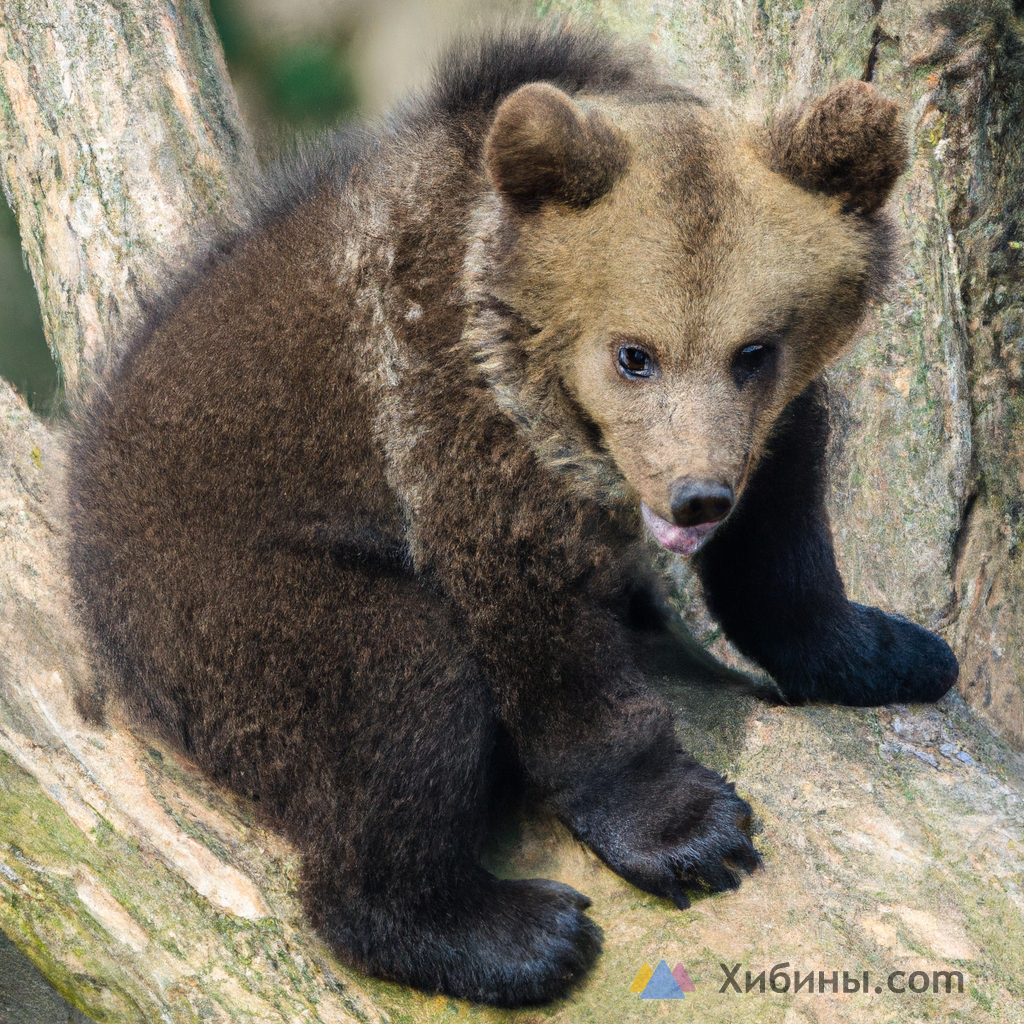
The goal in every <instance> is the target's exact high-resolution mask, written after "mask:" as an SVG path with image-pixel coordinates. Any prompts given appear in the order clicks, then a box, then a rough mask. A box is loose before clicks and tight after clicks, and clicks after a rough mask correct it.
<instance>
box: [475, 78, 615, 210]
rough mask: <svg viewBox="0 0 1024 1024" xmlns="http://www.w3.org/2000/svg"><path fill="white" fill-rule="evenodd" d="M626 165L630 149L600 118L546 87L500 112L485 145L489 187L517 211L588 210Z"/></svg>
mask: <svg viewBox="0 0 1024 1024" xmlns="http://www.w3.org/2000/svg"><path fill="white" fill-rule="evenodd" d="M628 164H629V146H628V144H627V143H626V140H625V139H624V138H623V137H622V135H621V134H620V133H619V132H618V131H617V130H616V129H615V128H614V127H613V126H612V125H610V124H609V123H608V122H607V121H606V120H605V119H604V118H603V117H601V116H600V115H599V114H596V113H593V112H587V111H584V110H583V109H582V108H581V107H580V106H579V105H578V104H576V103H574V102H573V101H572V99H570V98H569V97H568V96H567V95H566V94H565V93H564V92H562V90H561V89H556V88H555V87H554V86H553V85H548V84H547V83H546V82H535V83H533V84H531V85H524V86H522V87H520V88H519V89H517V90H516V91H515V92H514V93H512V94H511V95H510V96H508V97H507V98H506V99H505V100H504V101H503V102H502V104H501V106H500V107H498V110H497V113H496V114H495V115H494V123H493V124H492V125H491V130H490V132H489V133H488V135H487V141H486V142H485V143H484V166H485V167H486V168H487V173H488V175H489V176H490V179H491V183H492V184H493V185H494V187H495V188H496V189H497V190H498V191H499V192H501V193H502V194H503V195H505V196H506V197H508V198H509V199H511V200H512V201H513V202H514V203H516V204H517V205H519V206H521V207H527V208H529V207H536V206H539V205H541V204H543V203H546V202H555V203H564V204H565V205H567V206H588V205H589V204H590V203H592V202H594V201H595V200H596V199H600V197H601V196H603V195H604V194H605V193H606V192H608V191H609V190H610V189H611V187H612V185H614V184H615V182H616V180H617V179H618V178H619V177H620V175H622V174H623V173H624V172H625V170H626V167H627V166H628Z"/></svg>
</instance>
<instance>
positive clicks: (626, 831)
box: [585, 762, 761, 910]
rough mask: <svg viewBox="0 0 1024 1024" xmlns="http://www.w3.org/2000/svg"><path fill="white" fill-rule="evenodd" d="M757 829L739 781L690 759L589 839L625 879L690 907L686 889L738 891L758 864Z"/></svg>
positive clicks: (679, 905)
mask: <svg viewBox="0 0 1024 1024" xmlns="http://www.w3.org/2000/svg"><path fill="white" fill-rule="evenodd" d="M609 825H610V826H611V827H609ZM752 827H753V815H752V812H751V809H750V804H748V803H747V802H746V800H743V799H741V798H740V797H738V796H737V795H736V788H735V786H734V785H733V784H732V783H731V782H728V783H727V782H726V781H725V780H724V779H723V778H722V777H721V776H720V775H718V774H717V773H715V772H713V771H710V770H709V769H707V768H704V767H702V766H701V765H698V764H696V762H688V763H685V764H683V765H681V766H679V767H677V769H676V770H675V771H673V772H672V773H670V774H669V775H668V776H666V777H665V778H662V779H659V780H657V781H656V782H655V783H653V784H651V785H649V786H647V787H646V788H645V796H644V802H643V806H641V807H634V808H632V813H629V811H626V812H625V813H623V812H622V811H620V812H619V813H617V814H615V815H614V817H613V819H612V820H611V821H610V822H602V823H600V824H599V825H598V826H597V827H596V828H593V829H591V831H590V835H589V836H588V837H586V838H585V841H586V842H587V843H588V844H589V845H590V846H591V847H592V848H593V849H594V851H595V852H596V853H597V854H598V855H599V856H600V857H601V858H602V859H603V860H604V861H605V863H606V864H607V865H608V866H609V867H610V868H611V869H612V870H613V871H615V872H616V873H617V874H620V875H621V876H622V877H623V878H625V879H626V881H627V882H631V883H632V884H633V885H635V886H637V887H638V888H640V889H644V890H645V891H646V892H650V893H653V894H654V895H655V896H661V897H662V898H664V899H669V900H672V902H673V903H675V905H676V906H677V907H679V908H680V909H681V910H684V909H685V908H686V907H688V906H689V905H690V900H689V897H688V896H687V892H688V891H690V892H693V891H701V890H703V891H711V892H721V891H723V890H725V889H736V888H738V886H739V884H740V879H741V876H742V873H743V872H747V873H749V872H751V871H754V870H755V869H756V868H758V867H759V866H760V864H761V857H760V855H759V854H758V852H757V850H756V849H754V844H753V843H752V842H751V839H750V835H751V832H752Z"/></svg>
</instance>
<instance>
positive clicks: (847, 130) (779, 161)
mask: <svg viewBox="0 0 1024 1024" xmlns="http://www.w3.org/2000/svg"><path fill="white" fill-rule="evenodd" d="M900 114H901V110H900V106H899V104H897V103H894V102H893V101H892V100H889V99H886V98H885V97H884V96H882V95H880V94H879V93H878V91H877V90H876V89H875V87H874V86H872V85H869V84H868V83H867V82H858V81H856V80H853V79H851V80H850V81H847V82H842V83H841V84H840V85H836V86H833V88H831V89H830V90H829V91H828V92H827V93H825V95H824V96H822V97H820V98H819V99H816V100H813V101H811V102H810V103H807V104H805V105H804V106H802V107H800V108H799V109H798V110H796V111H794V112H792V113H790V114H783V115H782V116H781V117H779V118H778V119H777V120H776V121H775V122H774V123H772V124H770V125H769V128H768V137H769V141H770V155H769V162H770V164H771V166H772V168H773V170H776V171H780V172H781V173H783V174H786V175H788V176H789V177H790V178H792V179H793V180H794V181H795V182H796V183H797V184H798V185H802V186H803V187H804V188H807V189H811V190H813V191H815V192H824V193H826V194H827V195H831V196H837V197H839V198H840V199H841V200H842V201H843V209H844V211H845V212H848V213H861V214H863V215H865V216H869V215H870V214H872V213H874V212H875V211H876V210H877V209H878V208H879V207H880V206H881V205H882V204H883V203H884V202H885V200H886V199H887V198H888V197H889V193H890V192H891V191H892V187H893V185H895V184H896V179H897V178H898V177H899V176H900V175H901V174H902V173H903V171H904V170H906V167H907V163H908V160H909V155H910V154H909V149H908V147H907V134H906V129H905V128H904V126H903V121H902V118H901V116H900Z"/></svg>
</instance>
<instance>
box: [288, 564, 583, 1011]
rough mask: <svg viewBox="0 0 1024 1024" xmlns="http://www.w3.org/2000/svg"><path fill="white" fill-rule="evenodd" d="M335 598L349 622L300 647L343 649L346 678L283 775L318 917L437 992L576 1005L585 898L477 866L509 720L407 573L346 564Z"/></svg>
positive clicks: (333, 584) (336, 684)
mask: <svg viewBox="0 0 1024 1024" xmlns="http://www.w3.org/2000/svg"><path fill="white" fill-rule="evenodd" d="M308 582H309V585H310V586H317V587H319V588H321V589H322V588H323V586H324V581H323V579H322V578H321V579H320V580H318V581H316V583H315V584H314V583H313V581H308ZM330 591H331V603H332V604H333V603H335V602H336V605H335V607H336V608H337V609H338V611H339V612H340V613H341V614H342V615H343V616H344V618H343V621H344V622H345V623H346V624H348V625H347V627H346V628H345V629H344V630H343V631H339V630H337V628H336V627H335V628H334V629H332V630H330V633H331V635H330V636H327V635H325V636H322V637H316V636H313V637H310V636H309V635H308V634H307V635H306V636H305V638H304V640H303V643H306V642H316V643H320V644H330V645H331V646H330V647H326V648H325V647H323V646H321V647H319V648H318V649H319V650H326V651H330V652H332V653H331V654H329V655H327V663H328V664H330V663H331V662H333V663H334V664H335V665H337V670H336V674H333V673H332V674H333V675H334V678H333V679H331V678H325V677H321V681H320V682H318V684H317V685H318V686H319V687H321V688H322V690H325V691H329V693H325V696H324V697H323V698H322V699H323V703H322V705H321V713H320V714H318V715H317V716H316V719H315V721H312V722H306V723H304V725H303V731H304V733H305V736H304V742H303V744H302V746H301V747H300V748H299V749H295V750H293V751H292V755H291V756H292V759H293V763H292V764H290V765H285V766H284V768H283V769H282V778H283V779H287V778H288V777H289V775H291V776H292V778H294V779H296V781H297V783H298V785H297V787H296V788H295V789H294V790H293V792H292V794H291V795H290V796H289V798H288V800H287V803H286V809H285V810H284V817H285V819H286V822H287V825H288V832H289V834H290V835H291V836H292V837H293V838H294V839H295V840H296V842H298V843H299V844H300V845H301V847H302V848H303V855H304V856H303V865H304V881H305V885H304V899H305V903H306V906H307V909H308V912H309V914H310V916H311V918H312V920H313V921H314V923H315V924H316V925H317V927H318V928H319V929H320V930H321V931H322V932H323V934H324V935H325V936H326V937H327V938H328V939H329V941H330V942H331V943H332V944H333V945H334V946H335V948H336V949H337V950H338V951H339V952H340V953H341V954H342V955H343V956H344V957H345V958H346V959H348V960H350V961H352V962H353V963H355V964H356V965H357V966H359V967H361V968H362V969H364V970H366V971H367V972H369V973H372V974H375V975H378V976H381V977H385V978H389V979H393V980H396V981H400V982H404V983H407V984H410V985H414V986H416V987H418V988H423V989H426V990H428V991H439V992H443V993H445V994H447V995H451V996H458V997H461V998H465V999H471V1000H474V1001H478V1002H486V1003H493V1004H496V1005H499V1006H518V1005H522V1004H528V1003H540V1002H546V1001H548V1000H551V999H553V998H557V997H559V996H562V995H564V994H565V993H566V992H567V991H568V990H569V989H570V988H571V987H572V985H573V984H574V983H575V982H576V981H578V980H579V978H580V977H581V976H582V975H583V974H584V973H585V972H586V971H587V970H588V969H589V968H590V967H591V966H592V964H593V962H594V960H595V958H596V956H597V954H598V952H599V949H600V935H599V932H598V930H597V928H596V926H595V925H594V924H593V923H592V922H591V921H590V920H589V918H587V917H586V915H585V914H584V913H583V910H584V908H585V907H586V906H588V904H589V901H588V900H587V899H586V898H585V897H583V896H581V895H580V894H579V893H578V892H576V891H575V890H574V889H571V888H570V887H568V886H566V885H561V884H559V883H557V882H552V881H546V880H543V879H533V880H525V881H522V880H499V879H497V878H495V877H493V876H492V875H490V874H488V873H487V872H486V871H484V870H483V869H482V868H480V867H479V866H478V865H477V864H476V855H477V852H478V849H479V846H480V843H481V839H482V837H483V831H484V827H485V823H486V821H487V815H488V805H489V800H490V797H491V791H492V787H493V783H494V779H493V771H494V765H495V756H494V755H495V745H496V737H497V728H498V726H497V716H496V713H495V709H494V703H493V698H492V696H491V694H490V692H489V690H488V688H487V686H486V685H485V684H484V683H483V681H482V679H481V677H480V674H479V672H478V671H477V668H476V665H475V664H474V662H473V659H472V658H471V656H469V655H468V654H467V653H466V650H465V647H464V645H463V643H462V639H461V637H460V635H459V630H458V628H457V626H456V625H455V624H454V623H453V621H452V616H451V615H450V613H449V611H448V609H447V608H446V606H445V604H444V600H443V598H442V597H440V596H439V595H438V594H436V593H430V592H428V591H427V590H426V589H425V588H423V587H421V586H420V585H419V584H418V583H417V582H416V581H415V580H414V579H412V578H411V577H410V576H408V575H406V574H404V573H397V574H395V573H392V574H379V575H378V574H373V573H370V572H360V571H345V570H340V571H338V574H337V576H336V577H335V578H334V579H332V580H331V581H330ZM315 619H316V616H315V615H314V616H313V621H310V620H308V619H307V622H306V624H305V629H306V630H314V631H315V630H316V623H315ZM339 633H340V635H339ZM346 648H347V649H346ZM293 785H294V783H293Z"/></svg>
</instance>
